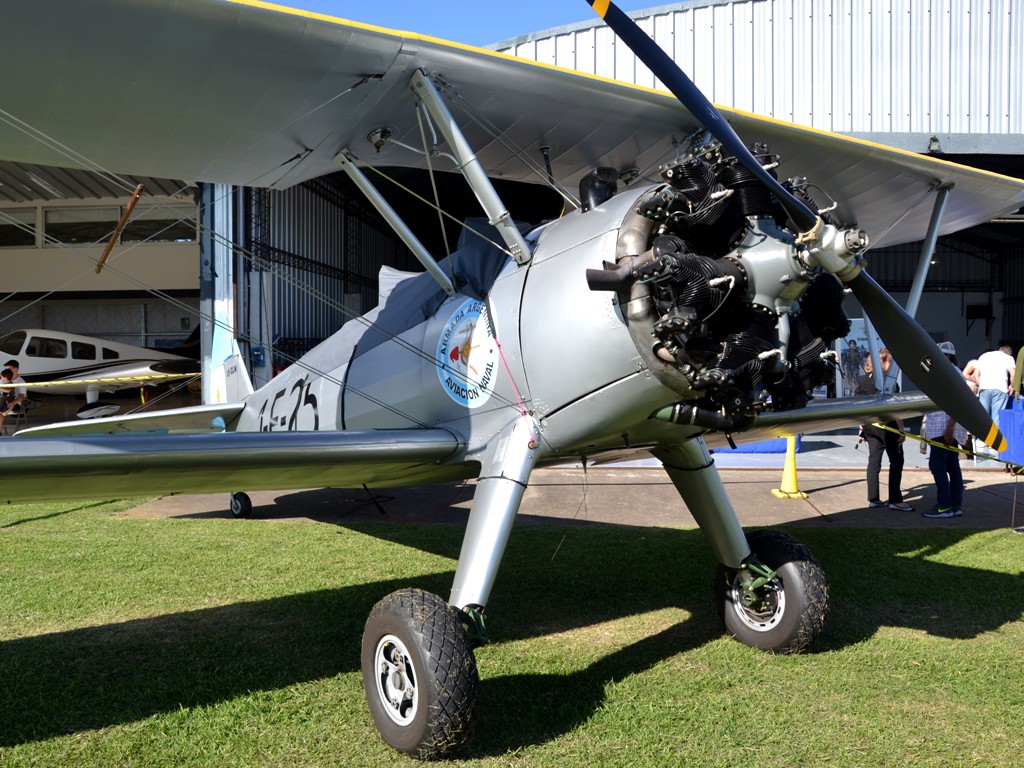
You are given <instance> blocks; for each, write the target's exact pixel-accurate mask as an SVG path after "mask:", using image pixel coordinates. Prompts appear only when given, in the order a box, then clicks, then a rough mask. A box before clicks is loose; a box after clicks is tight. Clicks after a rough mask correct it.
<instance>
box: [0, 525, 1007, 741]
mask: <svg viewBox="0 0 1024 768" xmlns="http://www.w3.org/2000/svg"><path fill="white" fill-rule="evenodd" d="M353 528H355V529H356V530H358V531H359V532H361V533H363V534H367V535H372V536H375V537H377V538H378V539H380V540H381V541H383V542H389V543H392V544H397V545H400V546H403V547H418V548H421V549H426V550H428V551H431V552H437V553H439V554H442V555H444V556H446V557H455V556H457V554H458V550H459V546H460V543H461V537H462V528H461V527H460V526H456V525H451V526H419V525H393V524H384V523H376V524H360V525H358V526H353ZM343 533H344V528H342V529H341V530H340V534H343ZM968 535H970V532H964V531H912V530H906V531H884V532H879V531H870V530H868V531H865V530H850V529H843V530H840V531H826V530H801V531H800V532H799V536H800V537H801V538H802V539H803V540H804V541H805V542H806V543H807V544H808V545H809V546H810V547H811V549H812V550H813V551H815V552H816V554H817V556H818V557H819V559H820V560H821V561H822V563H823V565H824V566H825V569H826V573H828V574H829V578H830V581H831V584H832V597H833V610H832V614H831V617H830V621H829V623H828V624H827V626H826V630H825V632H824V633H823V635H822V637H821V638H820V640H819V643H818V646H817V648H818V649H819V650H827V651H832V650H837V649H842V648H844V647H846V646H850V645H854V644H857V643H860V642H862V641H863V640H865V639H867V638H869V637H870V636H871V635H873V634H874V633H875V632H877V631H878V630H879V628H880V627H883V626H901V627H910V628H915V629H920V630H922V631H925V632H928V633H931V634H934V635H937V636H941V637H950V638H971V637H976V636H978V635H980V634H982V633H986V632H990V631H992V630H995V629H997V628H998V627H1000V626H1002V625H1003V624H1005V623H1007V622H1011V621H1016V620H1019V619H1020V616H1021V608H1020V603H1019V601H1018V600H1017V599H1016V598H1015V596H1017V595H1020V594H1021V591H1022V589H1024V576H1022V575H1021V574H1016V575H1008V574H1006V573H1002V572H996V571H991V570H986V569H983V568H972V567H964V566H952V565H949V564H945V563H942V562H938V561H936V560H935V559H933V556H934V555H935V554H937V553H939V552H941V551H942V550H943V549H945V548H946V547H949V546H953V545H955V544H957V543H958V542H960V541H962V540H963V539H964V538H965V537H966V536H968ZM385 546H386V545H385ZM385 554H386V552H385ZM714 567H715V564H714V561H713V558H712V557H711V554H710V551H709V548H708V547H707V545H706V542H705V541H704V539H703V536H702V535H701V534H700V533H699V532H698V531H696V530H692V529H688V530H678V529H652V528H628V527H623V526H592V527H586V528H582V527H581V528H566V527H564V526H561V527H554V526H550V527H548V526H543V527H542V526H523V527H518V528H517V530H516V531H514V532H513V536H512V539H511V541H510V543H509V546H508V548H507V550H506V553H505V557H504V559H503V563H502V568H501V571H500V573H499V577H498V583H497V584H496V585H495V589H494V592H493V594H492V596H491V601H490V605H489V606H488V615H489V617H490V618H489V623H488V627H489V630H490V632H491V635H492V637H493V638H494V639H495V641H496V645H499V646H500V644H501V643H504V642H510V641H515V640H522V639H530V638H535V637H541V636H547V635H550V634H551V633H553V632H568V631H572V630H575V629H579V628H583V627H588V626H591V625H594V624H597V623H599V622H606V621H615V620H618V619H623V618H627V617H631V616H636V615H639V614H643V613H645V612H649V611H656V610H661V609H664V608H678V609H682V610H684V611H686V612H687V613H688V618H687V619H686V620H684V621H682V622H675V623H674V624H673V625H672V626H670V627H668V628H667V629H663V630H657V631H656V632H655V633H654V634H644V635H642V636H640V637H639V638H637V639H636V641H635V642H631V643H629V644H627V645H625V646H623V647H620V648H617V649H616V650H614V651H611V652H609V653H608V654H606V655H605V656H602V657H600V658H599V659H598V660H596V661H595V662H593V663H592V664H590V665H588V666H587V667H585V668H584V669H582V670H579V671H577V672H574V673H570V674H563V673H558V672H541V673H536V672H531V673H527V674H518V673H516V671H515V670H514V669H510V668H511V667H513V666H514V664H515V661H514V659H512V660H506V661H504V662H503V664H504V666H503V667H502V668H501V669H499V671H498V673H497V674H495V675H494V676H492V677H487V676H485V678H484V680H483V691H484V697H485V698H484V701H483V703H482V710H481V728H480V732H479V735H478V738H477V740H476V741H475V742H474V743H473V744H472V745H471V750H472V754H476V755H495V754H502V753H506V752H509V751H514V750H516V749H517V748H520V747H524V746H528V745H531V744H536V743H539V742H544V741H547V740H550V739H553V738H556V737H558V736H562V735H564V734H566V733H568V732H570V731H572V729H574V728H575V727H576V726H578V725H579V724H580V723H581V722H583V721H585V720H586V719H587V718H589V717H590V716H591V715H592V714H593V713H594V712H595V711H596V710H597V709H598V708H599V707H600V706H601V705H602V703H603V701H604V700H605V690H606V688H607V686H608V684H609V683H612V682H615V681H620V680H622V679H624V678H626V677H628V676H630V675H635V674H638V673H642V672H643V671H644V670H647V669H650V668H651V667H652V666H653V665H655V664H657V663H658V662H659V661H661V660H664V659H667V658H670V657H671V656H673V655H675V654H679V653H686V652H688V651H690V650H692V649H695V648H698V647H700V646H702V645H704V644H705V643H707V642H709V641H711V640H713V639H715V638H718V637H720V636H721V627H720V625H719V623H718V617H717V615H716V613H715V610H714V605H713V602H712V596H711V582H712V575H713V573H714ZM410 581H411V582H412V583H413V584H414V585H415V586H418V587H420V588H423V589H427V590H429V591H432V592H435V593H437V594H439V595H442V596H445V597H446V596H447V594H448V591H449V589H450V587H451V582H452V574H451V573H435V574H429V575H426V576H423V577H419V578H416V579H412V580H408V579H404V580H393V581H392V580H384V581H381V580H376V581H368V582H367V583H365V584H359V585H356V586H351V587H346V588H342V589H337V590H325V591H317V592H309V593H304V594H299V595H292V596H287V597H281V598H274V599H268V600H264V601H256V602H249V603H239V604H233V605H229V606H223V607H217V608H209V609H203V610H198V611H191V612H184V613H177V614H169V615H162V616H155V617H152V618H146V619H139V620H135V621H128V622H123V623H117V624H109V625H105V626H99V627H88V628H82V629H75V630H70V631H65V632H56V633H51V634H46V635H39V636H33V637H26V638H21V639H17V640H11V641H7V642H3V643H0V723H2V725H0V746H12V745H16V744H20V743H25V742H29V741H37V740H43V739H47V738H52V737H55V736H60V735H65V734H71V733H76V732H80V731H86V730H94V729H102V728H105V727H109V726H113V725H118V724H123V723H128V722H133V721H138V720H142V719H144V718H146V717H149V716H152V715H154V714H158V713H163V712H171V711H175V710H177V709H179V708H181V707H196V706H204V705H211V704H215V703H218V702H222V701H227V700H230V699H232V698H235V697H238V696H243V695H246V694H249V693H251V692H253V691H260V690H275V689H279V688H282V687H286V686H289V685H293V684H296V683H301V682H306V681H315V680H321V679H326V678H330V677H332V676H335V675H338V674H340V673H347V672H354V671H356V670H358V668H359V647H360V638H361V634H362V630H363V624H364V622H365V618H366V616H367V614H368V612H369V610H370V608H371V607H372V606H373V604H374V603H375V602H376V601H377V600H379V599H380V598H381V597H383V596H384V595H385V594H387V593H389V592H391V591H393V590H395V589H399V588H402V587H405V586H409V585H410ZM565 652H566V653H567V654H572V653H573V651H572V648H570V647H567V648H566V649H565ZM488 653H489V649H488V648H486V647H485V648H482V649H479V650H478V651H477V654H478V658H482V655H483V654H488Z"/></svg>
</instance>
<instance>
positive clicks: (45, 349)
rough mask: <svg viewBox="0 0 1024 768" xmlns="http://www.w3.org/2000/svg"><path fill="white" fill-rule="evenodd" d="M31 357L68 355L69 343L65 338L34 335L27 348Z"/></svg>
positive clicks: (26, 351) (27, 352)
mask: <svg viewBox="0 0 1024 768" xmlns="http://www.w3.org/2000/svg"><path fill="white" fill-rule="evenodd" d="M25 354H26V355H28V356H29V357H67V356H68V343H67V342H66V341H64V339H51V338H48V337H46V336H33V337H32V339H31V340H30V341H29V343H28V347H27V348H26V349H25Z"/></svg>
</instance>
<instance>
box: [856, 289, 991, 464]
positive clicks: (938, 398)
mask: <svg viewBox="0 0 1024 768" xmlns="http://www.w3.org/2000/svg"><path fill="white" fill-rule="evenodd" d="M847 285H849V286H850V288H851V289H852V290H853V295H854V296H856V297H857V300H858V301H859V302H860V304H861V306H862V307H863V308H864V311H865V312H866V313H867V315H868V317H870V318H871V322H872V324H873V325H874V326H875V329H876V330H877V331H878V335H879V336H881V337H882V341H884V342H885V345H886V346H887V347H888V348H889V351H890V352H892V356H893V359H894V360H895V361H896V362H897V363H898V364H899V366H900V368H902V369H903V371H904V372H905V373H906V374H907V376H909V377H910V379H911V380H912V381H913V382H914V383H915V384H917V386H919V387H920V388H921V391H922V392H924V393H925V394H926V395H928V397H929V398H930V399H931V401H932V402H933V403H935V405H937V406H938V407H939V408H941V409H942V410H944V411H945V412H946V413H948V414H949V415H950V416H951V417H952V418H953V419H955V420H956V421H957V422H958V423H959V424H961V425H963V427H964V428H965V429H966V430H967V431H968V432H970V433H971V434H972V435H974V436H975V437H978V438H980V439H981V440H983V441H984V442H985V444H986V445H988V446H990V447H992V448H993V449H995V450H996V451H999V452H1002V451H1005V450H1006V448H1007V443H1006V438H1005V437H1003V434H1002V432H1000V431H999V427H997V426H996V425H995V422H993V421H992V418H991V417H990V416H989V415H988V411H986V410H985V409H984V408H983V407H982V405H981V403H980V402H978V398H977V397H975V396H974V393H972V392H971V390H970V388H969V387H968V386H967V383H966V382H965V381H964V376H963V374H962V373H961V372H960V371H959V370H958V369H957V367H956V366H955V365H953V364H952V363H950V362H949V361H948V360H947V359H946V356H945V355H944V354H942V351H941V350H940V349H939V347H938V345H936V343H935V342H934V341H932V338H931V336H929V335H928V334H927V333H926V332H925V330H924V329H923V328H922V327H921V326H920V325H919V324H918V323H917V322H916V321H915V320H914V319H913V318H912V317H911V316H910V315H908V314H907V313H906V312H905V311H904V309H903V308H902V307H901V306H900V305H899V304H897V303H896V302H895V301H893V299H892V297H891V296H890V295H889V294H888V293H886V292H885V291H884V290H883V289H882V287H881V286H880V285H879V284H878V283H876V282H875V281H874V280H873V279H872V278H871V276H870V275H868V273H867V272H863V271H862V272H861V273H860V274H858V275H857V276H856V277H854V278H853V279H852V280H850V281H849V282H848V283H847Z"/></svg>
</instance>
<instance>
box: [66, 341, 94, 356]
mask: <svg viewBox="0 0 1024 768" xmlns="http://www.w3.org/2000/svg"><path fill="white" fill-rule="evenodd" d="M71 357H72V358H74V359H75V360H95V359H96V345H95V344H85V343H83V342H81V341H72V342H71Z"/></svg>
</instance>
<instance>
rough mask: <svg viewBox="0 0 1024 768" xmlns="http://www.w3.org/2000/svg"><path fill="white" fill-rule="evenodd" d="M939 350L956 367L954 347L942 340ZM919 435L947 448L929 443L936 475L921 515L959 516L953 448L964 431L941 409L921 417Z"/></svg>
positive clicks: (959, 482)
mask: <svg viewBox="0 0 1024 768" xmlns="http://www.w3.org/2000/svg"><path fill="white" fill-rule="evenodd" d="M939 349H941V350H942V352H943V354H945V356H946V359H947V360H949V361H950V362H951V363H953V365H956V366H957V367H958V368H959V365H958V364H957V361H956V348H955V347H954V346H953V344H952V343H951V342H948V341H944V342H942V344H940V345H939ZM921 434H922V435H923V436H924V437H925V438H926V439H928V440H932V441H935V442H939V443H942V445H944V446H950V447H949V448H943V447H940V446H938V445H932V446H931V452H930V453H929V454H928V469H929V471H930V472H931V473H932V477H933V478H935V506H934V507H932V508H931V509H929V510H928V511H926V512H922V513H921V514H922V515H923V516H924V517H959V516H960V515H962V514H963V504H964V476H963V472H961V470H960V454H959V453H957V451H956V450H954V448H956V447H958V446H961V445H963V444H964V443H966V442H967V430H966V429H964V428H963V427H962V426H961V425H960V424H958V423H957V422H955V421H953V419H952V418H951V417H950V415H949V414H947V413H945V412H943V411H933V412H932V413H929V414H927V415H926V416H925V417H924V424H922V426H921Z"/></svg>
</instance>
